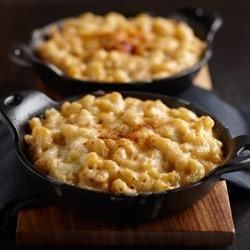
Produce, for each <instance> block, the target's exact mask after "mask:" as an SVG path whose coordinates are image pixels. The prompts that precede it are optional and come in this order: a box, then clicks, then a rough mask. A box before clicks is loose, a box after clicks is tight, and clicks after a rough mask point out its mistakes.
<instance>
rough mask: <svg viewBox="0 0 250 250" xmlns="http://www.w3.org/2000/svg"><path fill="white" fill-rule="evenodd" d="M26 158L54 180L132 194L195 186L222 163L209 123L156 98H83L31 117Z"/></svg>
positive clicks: (209, 119) (26, 137) (112, 95)
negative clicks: (28, 155)
mask: <svg viewBox="0 0 250 250" xmlns="http://www.w3.org/2000/svg"><path fill="white" fill-rule="evenodd" d="M29 127H30V133H28V134H26V135H25V141H26V142H27V144H28V150H29V153H30V157H31V159H32V161H33V163H34V165H35V166H36V167H37V168H38V169H39V170H40V171H42V172H43V173H44V174H46V175H48V176H51V177H53V178H55V179H57V180H59V181H60V182H65V183H68V184H72V185H76V186H79V187H82V188H86V189H93V190H97V191H102V192H113V193H125V194H132V195H133V194H138V193H145V192H159V191H165V190H171V189H174V188H178V187H180V186H185V185H188V184H190V183H194V182H197V181H199V180H200V179H202V178H203V177H204V176H206V175H207V174H208V173H209V172H210V171H211V170H213V169H214V168H215V167H216V166H218V165H220V163H222V162H223V150H222V147H223V145H222V142H221V141H220V140H219V138H217V137H216V135H215V133H214V131H213V127H214V121H213V119H212V118H211V117H209V116H201V117H198V116H197V115H196V114H195V113H194V112H192V111H191V110H188V109H187V108H185V107H179V108H170V107H168V106H167V105H165V104H164V103H162V102H161V101H160V100H140V99H137V98H133V97H126V98H124V97H123V96H122V95H121V94H120V93H118V92H113V93H108V94H105V95H103V96H99V97H95V96H94V95H90V94H89V95H86V96H84V97H82V98H81V99H79V100H76V101H73V102H68V101H66V102H64V103H63V104H62V106H61V107H60V110H56V109H55V108H49V109H47V110H46V112H45V113H44V115H43V116H42V117H40V118H39V117H33V118H32V119H31V120H30V121H29Z"/></svg>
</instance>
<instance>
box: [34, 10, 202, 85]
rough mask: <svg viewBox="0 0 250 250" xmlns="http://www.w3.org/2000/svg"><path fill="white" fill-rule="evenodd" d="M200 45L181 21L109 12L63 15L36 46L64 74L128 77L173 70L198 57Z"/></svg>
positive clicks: (123, 79)
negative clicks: (127, 15)
mask: <svg viewBox="0 0 250 250" xmlns="http://www.w3.org/2000/svg"><path fill="white" fill-rule="evenodd" d="M205 49H206V43H205V42H204V41H201V40H200V39H199V38H198V37H197V36H196V35H195V34H194V32H193V30H192V28H191V27H190V26H189V25H188V24H187V23H184V22H182V21H177V20H174V19H170V18H163V17H153V16H150V15H148V14H139V15H137V16H135V17H129V18H128V17H125V16H123V15H122V14H119V13H115V12H111V13H108V14H106V15H104V16H99V15H96V14H93V13H84V14H82V15H80V16H79V17H75V18H68V19H66V20H65V21H64V22H62V23H61V25H59V26H54V27H53V28H51V30H50V32H49V33H48V37H47V39H46V40H45V41H43V42H42V43H41V44H40V45H39V46H38V48H37V51H36V52H37V54H38V56H39V57H40V58H41V59H42V60H43V61H45V62H47V63H49V64H52V65H54V66H56V67H57V68H58V69H60V70H61V71H62V72H63V73H64V74H65V75H67V76H69V77H72V78H75V79H80V80H86V81H95V82H96V81H97V82H105V83H129V82H140V81H143V82H145V81H146V82H148V81H152V80H154V79H161V78H166V77H170V76H173V75H176V74H178V73H180V72H182V71H184V70H186V69H188V68H190V67H192V66H193V65H195V64H196V63H198V62H199V61H200V59H201V57H202V55H203V53H204V51H205Z"/></svg>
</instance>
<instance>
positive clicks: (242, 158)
mask: <svg viewBox="0 0 250 250" xmlns="http://www.w3.org/2000/svg"><path fill="white" fill-rule="evenodd" d="M121 93H122V94H123V96H133V97H137V98H140V99H160V100H162V101H163V102H164V103H165V104H167V105H169V106H170V107H179V106H185V107H187V108H188V109H191V110H193V111H194V112H195V113H196V114H198V115H207V113H206V112H205V111H203V110H201V109H199V108H197V107H195V106H193V105H192V104H190V103H188V102H186V101H182V100H179V99H176V98H172V97H167V96H162V95H156V94H149V93H143V92H128V91H127V92H121ZM93 94H94V95H96V96H100V95H102V94H104V92H94V93H93ZM70 99H71V100H72V99H75V98H70ZM59 105H60V102H55V101H53V100H51V99H50V98H49V97H47V96H46V95H45V94H43V93H41V92H38V91H33V90H31V91H18V92H15V93H13V94H11V95H8V96H5V97H3V98H2V99H1V100H0V114H1V118H2V121H3V122H4V123H5V124H6V125H7V127H8V128H9V129H10V131H11V132H12V135H13V138H14V140H15V148H16V152H17V155H18V157H19V158H20V160H21V162H22V166H23V170H24V171H26V173H27V174H28V175H29V177H30V178H31V180H33V182H34V183H35V184H36V186H37V188H40V189H41V190H42V191H44V192H45V193H46V194H47V195H48V196H49V198H50V199H51V200H53V201H54V202H56V203H59V204H61V205H63V206H70V207H71V208H77V209H78V210H80V211H81V212H83V211H85V212H86V211H91V212H92V213H94V214H98V215H101V216H112V217H115V218H122V219H154V218H156V217H159V216H164V215H167V214H169V213H171V212H175V211H178V210H181V209H184V208H186V207H188V206H190V205H192V204H193V203H194V202H196V201H198V200H199V199H201V198H202V197H203V196H204V195H206V194H207V193H208V192H209V191H210V189H211V188H212V187H213V186H214V185H215V184H216V183H217V182H218V181H219V180H220V179H221V176H222V175H223V174H225V173H229V172H233V171H239V170H243V169H250V151H248V149H249V148H250V138H249V137H247V136H244V135H243V136H239V137H236V138H232V137H231V135H230V132H229V131H228V129H227V128H225V127H223V125H222V124H221V123H220V122H219V121H218V120H216V119H215V118H213V119H214V120H215V133H216V134H217V135H218V136H219V137H220V139H221V140H222V142H223V145H224V148H223V150H224V156H225V160H224V162H223V164H221V166H219V167H218V168H216V169H215V170H214V171H212V172H211V173H210V174H209V175H208V176H206V177H205V178H203V179H202V180H201V181H199V182H197V183H194V184H191V185H188V186H185V187H180V188H177V189H174V190H170V191H165V192H156V193H141V194H138V195H137V196H129V195H125V194H113V193H107V192H99V191H93V190H87V189H82V188H79V187H76V186H71V185H68V184H65V183H61V182H58V181H56V180H54V179H52V178H50V177H47V176H46V175H44V174H43V173H41V172H40V171H39V170H37V169H36V168H35V167H34V166H33V165H32V163H31V162H30V161H29V158H28V156H27V153H26V144H25V142H24V139H23V136H24V134H25V133H27V122H28V120H29V119H30V118H31V117H33V116H38V115H41V114H42V113H43V112H44V111H45V109H47V108H48V107H51V106H54V107H58V106H59Z"/></svg>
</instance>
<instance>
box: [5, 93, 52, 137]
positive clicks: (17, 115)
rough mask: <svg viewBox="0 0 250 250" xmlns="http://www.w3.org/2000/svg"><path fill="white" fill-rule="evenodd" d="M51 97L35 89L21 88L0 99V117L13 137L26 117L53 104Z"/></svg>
mask: <svg viewBox="0 0 250 250" xmlns="http://www.w3.org/2000/svg"><path fill="white" fill-rule="evenodd" d="M55 104H56V102H54V101H53V100H52V99H50V98H49V97H48V96H46V95H45V94H43V93H42V92H39V91H36V90H21V91H16V92H14V93H12V94H10V95H6V96H4V97H2V98H1V99H0V118H1V120H2V122H3V123H4V124H5V125H6V126H7V127H8V128H9V129H10V131H11V133H12V135H13V136H14V138H16V136H18V134H19V132H20V131H21V130H22V129H24V125H26V123H27V121H28V119H30V118H31V117H32V116H37V115H39V114H40V113H41V112H42V111H43V110H44V109H46V108H48V107H49V106H52V105H55Z"/></svg>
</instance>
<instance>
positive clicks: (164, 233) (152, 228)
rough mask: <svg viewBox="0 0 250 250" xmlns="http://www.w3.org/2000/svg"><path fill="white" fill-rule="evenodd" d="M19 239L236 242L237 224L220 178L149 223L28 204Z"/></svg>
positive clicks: (26, 242) (51, 242) (33, 242)
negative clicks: (189, 204) (208, 189)
mask: <svg viewBox="0 0 250 250" xmlns="http://www.w3.org/2000/svg"><path fill="white" fill-rule="evenodd" d="M100 212H101V208H100ZM16 240H17V244H18V245H22V246H60V245H62V246H66V245H83V246H93V245H95V246H96V245H97V246H99V245H103V246H109V245H118V246H119V245H186V246H218V245H228V244H232V243H233V240H234V225H233V221H232V215H231V210H230V204H229V200H228V195H227V188H226V184H225V182H220V183H218V184H217V185H216V186H215V187H214V189H213V190H212V191H211V192H210V193H209V194H208V195H207V196H206V197H204V198H203V199H202V200H200V201H199V202H198V203H196V204H194V205H193V206H192V207H190V208H188V209H186V210H184V211H181V212H178V213H175V214H173V215H169V216H168V217H166V218H162V219H157V220H154V221H151V222H144V223H138V222H137V223H136V222H135V223H125V222H123V223H117V222H116V221H111V220H107V219H100V218H96V219H95V218H91V217H84V216H81V215H80V214H77V213H73V212H71V211H70V210H66V209H64V208H61V207H57V206H49V207H41V208H36V209H27V210H23V211H21V212H20V213H19V218H18V224H17V231H16Z"/></svg>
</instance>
